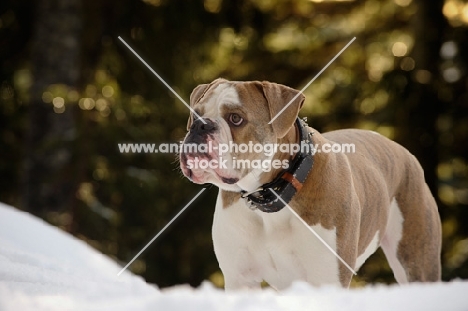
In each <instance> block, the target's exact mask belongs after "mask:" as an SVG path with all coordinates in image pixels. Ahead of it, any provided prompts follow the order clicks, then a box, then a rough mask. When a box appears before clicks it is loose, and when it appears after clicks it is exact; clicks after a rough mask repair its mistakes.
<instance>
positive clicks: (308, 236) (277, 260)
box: [213, 196, 340, 289]
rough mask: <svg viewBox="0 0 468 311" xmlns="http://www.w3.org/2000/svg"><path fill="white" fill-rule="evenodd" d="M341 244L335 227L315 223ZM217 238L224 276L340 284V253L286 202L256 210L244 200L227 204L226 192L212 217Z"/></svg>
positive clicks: (271, 281) (329, 238)
mask: <svg viewBox="0 0 468 311" xmlns="http://www.w3.org/2000/svg"><path fill="white" fill-rule="evenodd" d="M310 228H311V229H312V230H314V231H315V232H316V233H317V234H318V235H319V236H320V237H322V239H323V240H325V242H326V243H327V244H329V245H330V246H331V247H332V248H333V249H334V250H336V230H335V229H333V230H327V229H325V228H323V227H322V226H320V225H315V226H312V227H310ZM213 242H214V248H215V253H216V256H217V258H218V261H219V264H220V268H221V270H222V271H223V273H224V275H225V277H228V278H229V277H235V278H238V279H239V283H241V284H242V283H245V284H251V283H258V282H261V281H262V280H265V281H267V282H268V283H269V284H270V285H272V286H273V287H275V288H278V289H283V288H286V287H287V286H289V285H290V284H291V283H292V282H293V281H296V280H302V281H307V282H309V283H311V284H316V285H322V284H337V285H339V283H340V282H339V273H338V261H337V259H336V258H335V256H334V255H333V254H332V253H331V252H330V251H329V250H328V249H327V248H326V247H325V246H324V245H323V244H322V243H321V242H320V241H319V240H318V239H317V237H316V236H315V235H314V234H313V233H312V232H311V231H310V230H309V229H308V228H307V227H306V226H305V225H304V224H303V223H301V222H300V221H299V220H298V219H297V218H296V217H295V216H294V215H293V214H292V213H291V212H290V211H289V210H288V209H287V208H284V209H283V210H281V211H279V212H276V213H263V212H261V211H258V210H256V211H251V210H250V209H249V208H248V207H247V206H246V205H245V203H244V201H243V200H239V201H237V202H235V203H234V204H233V205H231V206H229V207H228V208H223V206H222V202H221V196H219V197H218V202H217V206H216V211H215V217H214V222H213Z"/></svg>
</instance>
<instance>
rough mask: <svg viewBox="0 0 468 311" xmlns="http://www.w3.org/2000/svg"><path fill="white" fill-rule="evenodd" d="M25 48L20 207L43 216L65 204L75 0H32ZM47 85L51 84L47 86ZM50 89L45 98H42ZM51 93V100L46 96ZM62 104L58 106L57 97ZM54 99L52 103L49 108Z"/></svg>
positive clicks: (75, 72)
mask: <svg viewBox="0 0 468 311" xmlns="http://www.w3.org/2000/svg"><path fill="white" fill-rule="evenodd" d="M35 4H36V13H37V14H36V19H35V21H34V25H35V27H34V31H35V33H34V35H33V40H32V49H31V53H32V55H31V65H32V73H33V77H34V82H33V85H32V88H31V102H30V106H29V118H28V130H27V138H26V148H25V167H24V176H23V206H22V207H23V208H24V209H25V210H27V211H29V212H32V213H33V214H36V215H38V216H41V217H45V216H46V214H47V212H48V211H65V210H69V209H71V202H72V201H73V199H74V197H75V191H76V178H75V175H76V174H75V170H74V169H73V163H72V161H73V154H74V150H73V149H74V142H75V140H76V136H77V133H76V129H75V120H74V106H75V105H70V103H69V98H68V95H69V94H70V93H69V91H70V90H73V89H74V88H75V87H76V86H77V83H78V81H79V76H80V65H79V57H80V41H81V26H82V25H81V0H38V1H36V3H35ZM51 85H55V87H52V88H51ZM45 92H50V93H52V96H51V97H50V98H47V97H48V96H47V95H49V96H50V94H49V93H46V94H45V95H46V96H44V93H45ZM52 98H55V101H53V103H54V104H53V103H52V102H51V99H52ZM60 98H63V100H64V102H65V106H64V107H65V109H64V110H63V108H60V107H61V103H60V102H61V99H60ZM54 105H55V106H56V107H55V109H54Z"/></svg>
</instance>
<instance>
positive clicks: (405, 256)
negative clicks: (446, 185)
mask: <svg viewBox="0 0 468 311" xmlns="http://www.w3.org/2000/svg"><path fill="white" fill-rule="evenodd" d="M298 93H299V91H297V90H294V89H291V88H289V87H286V86H283V85H279V84H275V83H270V82H258V81H254V82H233V81H227V80H224V79H217V80H215V81H213V82H212V83H211V84H203V85H200V86H198V87H196V88H195V89H194V91H193V92H192V95H191V97H190V105H191V107H192V108H193V109H194V110H195V111H196V112H197V114H199V115H200V116H201V117H202V118H203V119H204V120H205V121H207V124H208V125H204V124H202V123H201V122H200V120H195V121H194V116H193V115H192V116H191V117H190V119H189V122H188V130H189V133H188V134H187V136H186V139H185V143H189V142H192V143H193V142H195V143H197V142H208V141H211V142H212V143H213V144H215V145H216V144H218V143H228V142H229V141H233V142H235V143H237V144H241V143H248V142H249V141H252V142H253V143H261V144H266V143H278V144H281V143H298V132H297V129H296V128H295V126H294V121H295V119H296V117H297V115H298V112H299V110H300V108H301V106H302V103H303V101H304V96H303V95H302V94H299V96H298V97H297V99H296V100H294V101H293V103H292V104H291V105H290V107H288V108H287V109H286V110H285V111H284V112H283V113H282V114H281V115H280V116H279V117H278V118H277V119H276V120H275V121H274V122H273V123H272V124H271V125H270V124H268V122H269V121H270V120H271V119H272V117H273V116H275V115H276V114H277V112H279V111H280V110H281V109H282V108H283V107H284V105H286V104H287V103H288V102H289V101H290V100H291V99H293V98H294V97H295V96H296V95H298ZM232 114H237V115H238V116H240V117H242V118H243V122H242V124H241V125H240V126H235V125H234V124H232V122H231V121H230V116H231V115H232ZM236 120H237V119H236ZM310 131H311V132H313V133H314V134H313V141H314V143H315V144H319V145H323V144H325V143H353V144H355V150H356V152H355V153H348V154H343V153H316V154H315V155H314V166H313V168H312V170H311V171H310V173H309V175H308V177H307V179H306V181H305V183H304V185H303V188H302V189H301V190H300V191H299V192H298V193H297V194H296V195H295V196H294V197H293V199H292V201H291V202H290V203H289V205H290V206H291V207H292V209H294V210H295V211H296V212H297V213H298V214H299V215H300V217H301V218H302V219H303V220H305V221H306V223H307V224H308V225H309V226H310V227H311V228H312V229H314V230H315V232H317V233H318V234H319V235H320V236H321V237H322V238H323V239H324V240H325V241H326V242H327V244H328V245H329V246H330V247H332V248H333V249H334V250H335V251H336V252H337V253H338V255H339V256H340V257H341V258H342V259H343V260H344V261H345V262H347V263H348V265H350V266H351V267H353V268H354V269H355V270H357V269H359V267H360V266H361V265H362V264H363V263H364V262H365V260H366V259H367V258H368V257H369V256H370V255H371V254H373V253H374V252H375V251H376V250H377V249H378V247H381V248H382V249H383V251H384V253H385V255H386V257H387V260H388V262H389V264H390V266H391V268H392V270H393V272H394V275H395V278H396V280H397V281H398V283H400V284H401V283H407V282H414V281H419V282H425V281H438V280H440V248H441V225H440V218H439V214H438V210H437V206H436V203H435V201H434V198H433V197H432V195H431V193H430V191H429V189H428V187H427V185H426V183H425V181H424V173H423V171H422V169H421V166H420V165H419V163H418V161H417V160H416V159H415V157H414V156H413V155H411V154H410V153H409V152H408V151H407V150H406V149H405V148H403V147H402V146H400V145H398V144H397V143H395V142H393V141H391V140H389V139H387V138H385V137H383V136H382V135H380V134H377V133H375V132H371V131H364V130H354V129H349V130H338V131H333V132H329V133H324V134H320V133H318V132H317V131H316V130H314V129H312V128H310ZM195 156H200V157H206V158H207V159H212V158H215V157H216V156H218V154H217V153H216V151H213V152H212V154H184V153H182V154H181V155H180V160H181V161H180V162H181V168H182V171H183V173H184V175H185V176H187V177H188V178H189V179H191V180H192V181H193V182H195V183H200V184H201V183H212V184H215V185H216V186H218V187H219V188H220V191H219V195H218V200H217V203H216V209H215V215H214V222H213V231H212V232H213V243H214V250H215V253H216V256H217V259H218V261H219V265H220V268H221V270H222V272H223V274H224V278H225V287H226V289H239V288H258V287H260V283H261V282H262V281H266V282H268V283H269V284H270V285H271V286H272V287H274V288H277V289H284V288H286V287H288V286H289V285H290V284H291V283H292V282H293V281H297V280H301V281H306V282H308V283H310V284H313V285H322V284H337V285H341V286H343V287H348V286H349V284H350V282H351V278H352V272H351V271H350V270H349V269H347V268H346V267H345V266H344V265H343V264H342V263H341V262H340V261H339V260H338V259H337V258H336V257H335V256H334V255H333V254H332V253H331V252H330V251H329V250H328V249H326V247H325V246H324V245H323V244H322V243H321V242H320V241H319V240H318V239H317V238H316V237H315V236H314V235H312V234H311V232H310V231H309V230H308V228H306V227H305V226H304V225H303V224H302V223H301V222H300V221H299V220H298V219H297V218H296V217H294V216H293V214H292V213H291V211H289V210H288V209H287V208H284V209H282V210H281V211H279V212H276V213H264V212H261V211H259V210H255V211H252V210H250V209H249V208H248V207H247V205H246V203H245V201H244V200H243V199H242V198H241V196H240V193H239V192H240V190H241V189H243V190H247V191H252V190H254V189H256V188H257V187H259V186H260V185H262V184H264V183H267V182H269V181H271V180H272V179H273V178H274V177H275V176H276V175H277V174H278V173H279V172H280V171H281V169H278V170H272V171H270V172H264V171H261V170H258V169H247V168H245V169H236V168H232V167H228V168H227V169H213V170H212V169H207V170H200V169H198V170H197V169H195V168H194V169H189V168H188V167H187V160H188V159H190V158H193V157H195ZM223 156H224V157H226V158H227V159H228V163H229V164H231V163H232V158H233V157H234V156H235V157H236V158H237V159H250V160H252V159H266V158H267V157H266V156H265V155H264V154H240V153H237V154H227V155H223ZM273 159H280V160H284V159H290V155H289V154H285V153H277V154H275V155H274V156H273ZM228 166H229V165H228ZM252 176H255V178H252Z"/></svg>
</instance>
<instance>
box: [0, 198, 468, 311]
mask: <svg viewBox="0 0 468 311" xmlns="http://www.w3.org/2000/svg"><path fill="white" fill-rule="evenodd" d="M135 251H138V250H135ZM120 269H121V267H120V266H119V265H118V264H117V263H115V262H114V261H112V260H111V259H110V258H107V257H105V256H104V255H102V254H100V253H98V252H97V251H96V250H94V249H92V248H91V247H90V246H88V245H86V244H85V243H84V242H82V241H79V240H78V239H76V238H74V237H72V236H70V235H68V234H67V233H64V232H63V231H61V230H59V229H57V228H55V227H52V226H50V225H48V224H46V223H45V222H43V221H42V220H40V219H37V218H35V217H33V216H31V215H30V214H28V213H25V212H21V211H18V210H16V209H14V208H12V207H10V206H6V205H4V204H1V203H0V310H1V311H4V310H5V311H10V310H12V311H16V310H47V311H54V310H80V311H81V310H112V311H119V310H169V311H170V310H203V311H205V310H223V311H224V310H227V311H229V310H233V311H234V310H236V311H238V310H268V311H272V310H325V311H326V310H330V311H334V310H364V311H365V310H455V311H456V310H460V311H461V310H468V297H467V293H468V282H466V281H465V282H462V281H456V282H451V283H438V284H411V285H405V286H369V287H366V288H364V289H351V290H347V289H342V288H336V287H321V288H313V287H310V286H309V285H307V284H305V283H296V284H294V285H293V286H292V287H291V288H289V289H288V290H286V291H283V292H281V293H278V292H275V291H273V290H272V289H267V290H263V291H251V292H246V291H241V292H235V293H228V294H226V293H224V291H222V290H219V289H215V288H214V287H213V286H212V285H211V284H210V283H208V282H206V283H204V284H203V285H202V286H201V287H200V288H197V289H193V288H191V287H189V286H177V287H173V288H170V289H166V290H160V289H158V288H157V287H156V286H154V285H151V284H148V283H146V282H145V281H144V280H143V279H142V278H141V277H139V276H135V275H133V274H131V273H129V272H127V271H126V272H124V273H123V274H122V275H120V276H119V277H118V276H117V273H118V272H119V271H120Z"/></svg>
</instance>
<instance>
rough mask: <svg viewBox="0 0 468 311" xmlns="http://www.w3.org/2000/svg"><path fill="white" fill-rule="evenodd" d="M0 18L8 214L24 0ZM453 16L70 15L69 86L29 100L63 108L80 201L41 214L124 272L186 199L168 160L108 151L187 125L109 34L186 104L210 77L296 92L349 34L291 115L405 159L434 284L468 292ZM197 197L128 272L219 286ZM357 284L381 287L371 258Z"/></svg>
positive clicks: (460, 82)
mask: <svg viewBox="0 0 468 311" xmlns="http://www.w3.org/2000/svg"><path fill="white" fill-rule="evenodd" d="M447 5H449V7H448V8H447ZM450 5H452V6H450ZM437 6H438V7H437ZM432 7H435V9H436V10H438V12H439V13H440V17H441V19H442V21H441V22H440V23H439V24H437V26H438V28H440V29H439V32H440V33H439V35H438V36H435V39H429V38H430V37H431V36H430V35H431V33H429V31H431V30H429V29H427V30H426V31H427V33H426V32H425V29H424V27H423V28H422V29H421V26H420V25H419V26H418V22H419V21H420V20H423V21H424V18H428V17H427V16H424V15H423V14H424V12H425V11H426V10H422V8H426V9H428V10H429V9H431V8H432ZM0 8H1V9H0V41H1V42H2V44H1V46H2V47H1V49H0V55H1V56H2V57H1V67H0V100H1V105H0V150H1V152H2V153H1V157H0V172H1V176H2V178H1V180H0V200H1V201H3V202H6V203H9V204H13V205H16V206H18V207H21V196H22V193H21V191H20V189H21V187H20V186H21V182H22V179H21V178H22V177H21V176H22V168H23V166H24V163H23V158H24V155H25V153H27V152H28V150H26V149H25V147H24V146H25V144H24V136H25V131H26V128H27V126H28V123H27V113H28V110H29V107H28V105H29V102H30V88H31V86H32V85H33V84H34V83H35V82H36V80H37V77H32V74H31V72H32V68H33V67H34V63H33V61H32V60H31V58H30V56H29V55H30V51H31V50H30V49H31V40H32V36H33V33H34V32H33V30H34V27H35V25H34V20H33V19H32V18H30V17H31V16H33V15H34V10H33V8H29V3H28V2H27V1H9V2H8V1H7V3H4V4H2V5H1V7H0ZM418 9H419V10H418ZM456 10H458V11H456ZM463 10H464V11H463ZM465 11H466V12H468V6H466V5H465V6H464V7H463V5H462V4H460V3H459V2H458V1H457V2H455V1H447V3H446V4H445V6H442V3H441V2H440V1H435V2H434V3H429V2H422V1H411V0H394V1H393V0H385V1H377V0H359V1H349V2H333V1H328V2H314V1H305V0H268V1H266V0H244V1H228V0H224V1H222V0H205V1H165V0H148V1H145V2H139V1H131V0H125V1H117V2H115V1H114V2H111V1H96V2H91V1H83V12H82V14H81V15H80V18H81V19H82V22H83V29H82V37H81V41H80V42H81V46H80V51H81V53H80V55H79V62H80V83H79V84H78V85H66V84H64V83H57V84H51V85H49V86H48V87H47V89H44V90H43V96H42V100H43V102H44V103H46V104H49V106H50V111H54V113H57V114H60V113H63V111H64V110H66V109H76V113H75V118H76V120H77V123H76V127H77V133H78V135H77V137H76V139H75V140H74V141H73V144H74V149H75V150H76V152H75V154H74V158H75V159H76V162H74V168H75V169H76V170H78V171H79V174H78V177H76V178H78V180H76V183H77V184H78V187H77V189H76V196H75V200H74V203H73V204H72V205H73V206H63V207H62V208H61V209H60V210H58V211H51V212H49V213H47V214H46V215H42V216H43V217H45V218H46V219H47V220H48V221H50V222H52V223H53V224H55V225H58V226H61V227H62V228H64V229H66V230H69V231H71V232H72V233H73V234H75V235H77V236H79V237H80V238H82V239H84V240H86V241H88V242H89V243H90V244H92V245H93V246H95V247H96V248H98V249H100V250H101V251H103V252H104V253H106V254H108V255H110V256H112V257H114V258H116V259H117V260H119V261H121V262H122V263H126V262H128V261H129V260H130V259H131V258H132V257H133V256H134V255H135V254H136V253H137V252H138V251H139V250H140V249H141V248H142V247H143V246H144V245H145V244H146V243H147V242H148V241H149V240H150V239H151V238H152V237H153V236H154V235H155V234H156V233H157V232H158V231H159V230H160V229H161V228H162V227H163V226H164V225H165V224H166V223H167V222H168V221H169V220H170V219H171V218H172V217H173V216H174V215H175V214H176V213H177V212H178V211H179V210H180V208H182V207H183V206H184V205H185V204H186V203H187V202H188V201H189V200H190V199H191V198H192V197H193V196H194V195H195V194H196V193H197V191H198V189H199V188H200V187H199V186H196V185H193V184H191V183H190V182H189V181H187V180H186V179H185V178H183V177H182V175H181V174H180V172H179V169H178V163H177V161H176V155H161V154H131V155H130V154H120V153H119V150H118V147H117V144H118V143H125V142H135V143H138V142H144V143H156V144H157V143H162V142H177V141H179V140H181V139H182V138H183V137H184V135H185V126H186V119H187V117H188V111H187V109H186V108H185V106H184V105H183V104H182V103H180V102H179V100H178V99H177V98H175V97H174V96H172V94H171V93H170V92H169V91H168V90H167V89H166V88H165V86H164V85H162V84H161V83H160V81H159V80H158V79H157V78H156V77H155V76H153V74H152V73H151V72H150V71H149V70H148V69H147V68H146V67H145V66H144V65H143V64H142V63H141V62H140V61H139V60H138V59H136V58H135V57H134V55H133V54H131V53H130V51H128V49H127V48H126V47H125V46H123V44H122V43H121V42H120V41H119V40H118V39H117V37H118V36H122V37H123V38H124V39H125V40H126V41H127V42H128V43H129V44H130V45H131V46H132V47H133V48H134V49H135V50H136V51H137V52H138V53H139V54H140V55H141V56H142V57H143V58H144V59H145V60H146V61H147V62H148V64H149V65H150V66H151V67H152V68H153V69H154V70H155V71H156V72H158V73H159V74H160V75H161V76H162V77H163V78H164V79H165V80H166V81H167V82H168V83H169V84H170V85H171V86H172V87H174V89H175V90H176V91H177V92H178V93H179V94H180V95H181V96H182V97H183V98H185V99H187V100H188V98H189V95H190V92H191V90H192V89H193V88H194V87H195V86H196V85H197V84H199V83H206V82H209V81H211V80H214V79H215V78H217V77H224V78H227V79H231V80H269V81H274V82H278V83H283V84H286V85H289V86H291V87H295V88H299V89H300V88H302V86H304V85H305V84H306V83H307V82H308V81H309V80H310V79H311V78H312V77H313V76H315V74H316V73H317V72H319V71H320V70H321V69H322V68H323V66H324V65H325V64H326V63H328V61H329V60H330V59H331V58H332V57H333V56H334V55H335V54H336V53H337V52H338V51H339V50H340V49H341V48H342V47H343V46H344V45H345V44H346V43H347V42H349V40H350V39H351V38H352V37H353V36H356V37H357V40H356V42H354V43H353V44H352V45H351V46H350V47H349V49H347V50H346V52H345V53H343V54H342V55H341V56H340V57H339V58H338V59H337V60H336V61H335V62H334V63H333V64H332V65H331V66H330V67H329V68H328V69H327V70H326V71H325V72H324V73H323V74H322V75H321V76H320V77H319V78H318V79H317V80H316V81H315V82H314V83H313V84H312V85H311V86H310V87H309V88H308V89H307V90H306V91H305V95H306V102H305V105H304V108H303V110H302V111H301V115H302V116H307V117H308V120H309V124H310V125H311V126H313V127H314V128H316V129H317V130H319V131H328V130H333V129H338V128H346V127H357V128H365V129H371V130H375V131H378V132H380V133H382V134H383V135H385V136H388V137H389V138H392V139H395V140H397V141H399V142H400V143H402V144H404V145H405V146H406V147H407V148H408V149H409V150H410V151H411V152H413V153H414V154H415V155H416V156H417V158H418V159H419V160H420V161H421V162H422V164H423V166H424V169H425V171H426V179H427V181H428V183H429V185H430V186H431V190H433V192H434V195H435V196H436V197H437V199H438V202H439V208H440V213H441V216H442V218H443V231H444V249H443V260H444V274H443V277H444V279H445V280H448V279H452V278H455V277H462V278H468V251H467V249H468V247H467V241H468V238H467V237H468V229H467V228H468V226H466V225H467V224H468V212H467V211H468V210H467V206H468V190H467V189H468V145H467V144H466V141H468V137H467V135H468V128H467V127H468V113H467V112H468V111H467V110H468V106H467V104H466V103H467V102H468V92H467V87H468V83H467V81H468V78H467V74H466V67H467V64H468V58H467V55H468V43H467V42H466V40H465V38H466V36H467V23H466V20H465V19H464V15H463V14H465V13H463V12H465ZM442 12H443V13H444V14H445V16H446V17H447V18H448V21H447V20H445V19H444V16H443V15H442ZM454 12H455V13H454ZM457 12H458V13H457ZM460 12H461V13H460ZM77 14H79V13H77ZM431 18H432V17H431ZM447 42H449V43H448V45H447ZM450 42H452V43H450ZM450 44H452V45H450ZM427 47H430V49H427ZM454 47H455V49H456V53H455V54H453V53H452V52H453V49H454ZM444 48H445V54H444V53H440V52H439V51H444ZM434 49H435V52H434V51H433V50H434ZM441 49H442V50H441ZM450 53H452V54H453V55H451V54H450ZM450 55H451V56H450ZM423 99H424V100H423ZM58 182H60V180H58ZM206 192H207V193H205V194H203V196H202V197H201V198H199V199H198V200H197V202H195V203H194V204H193V206H192V207H191V208H190V209H189V210H188V211H187V212H186V213H185V214H184V215H183V216H182V217H181V218H180V220H178V221H177V222H176V223H175V224H173V225H172V226H171V227H170V228H169V230H168V232H166V233H165V234H164V235H163V236H162V237H161V238H160V239H159V240H157V241H156V242H155V243H154V244H153V245H152V246H151V247H150V248H149V249H148V250H147V251H146V252H145V253H144V254H143V255H142V256H141V257H140V258H139V259H138V260H137V261H136V262H135V264H133V265H132V266H131V269H133V270H134V271H135V272H136V273H140V274H142V275H143V276H144V277H145V278H146V279H147V280H148V281H150V282H154V283H156V284H158V285H159V286H169V285H173V284H177V283H186V282H189V283H190V284H192V285H198V284H199V283H200V282H201V281H202V280H204V279H207V278H210V277H212V280H215V279H216V280H219V277H218V274H216V272H217V270H218V267H217V262H216V260H215V257H214V254H213V249H212V244H211V243H212V242H211V233H210V228H211V222H212V215H213V210H214V202H215V197H216V192H217V190H216V188H214V187H212V188H210V189H209V190H208V191H206ZM362 271H363V272H361V273H360V275H362V276H363V277H362V278H358V279H356V280H355V281H356V282H355V283H356V284H361V283H362V282H391V281H392V280H393V277H392V274H391V272H390V270H389V268H388V266H386V265H385V260H384V258H383V256H382V255H381V254H380V253H378V254H376V255H375V256H373V257H372V258H371V259H370V260H369V262H367V263H366V265H365V266H364V267H363V268H362Z"/></svg>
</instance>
